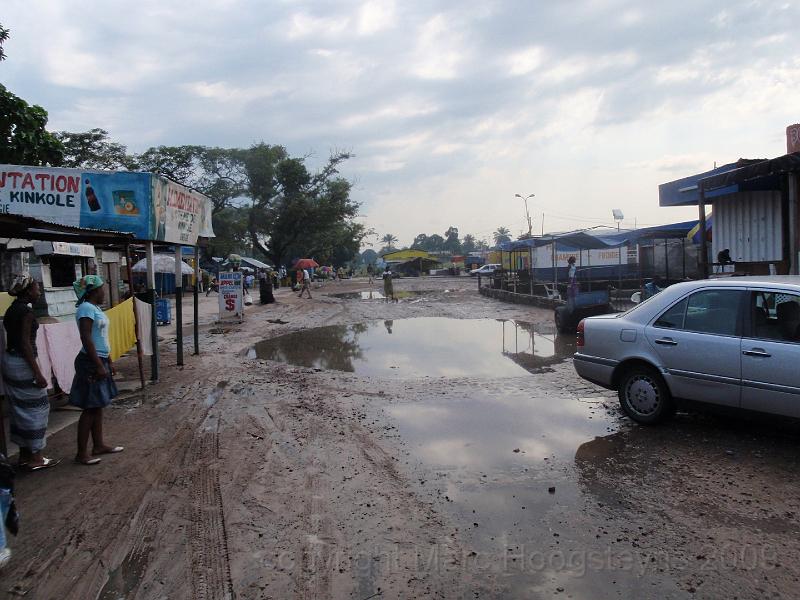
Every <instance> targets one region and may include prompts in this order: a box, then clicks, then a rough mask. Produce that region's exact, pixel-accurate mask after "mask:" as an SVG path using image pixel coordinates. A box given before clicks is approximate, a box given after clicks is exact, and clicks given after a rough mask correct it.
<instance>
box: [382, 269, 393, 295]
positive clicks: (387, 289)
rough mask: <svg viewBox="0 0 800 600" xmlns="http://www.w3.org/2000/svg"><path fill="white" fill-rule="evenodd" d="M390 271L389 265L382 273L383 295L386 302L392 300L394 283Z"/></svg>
mask: <svg viewBox="0 0 800 600" xmlns="http://www.w3.org/2000/svg"><path fill="white" fill-rule="evenodd" d="M392 276H393V274H392V269H391V268H389V265H386V269H384V271H383V295H384V296H385V297H386V300H387V301H388V300H394V283H393V282H392Z"/></svg>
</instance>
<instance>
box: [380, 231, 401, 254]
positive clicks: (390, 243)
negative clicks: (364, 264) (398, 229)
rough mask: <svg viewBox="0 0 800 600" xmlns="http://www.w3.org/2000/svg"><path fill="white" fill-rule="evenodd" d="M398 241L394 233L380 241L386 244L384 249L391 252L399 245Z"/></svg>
mask: <svg viewBox="0 0 800 600" xmlns="http://www.w3.org/2000/svg"><path fill="white" fill-rule="evenodd" d="M397 241H398V240H397V236H395V235H394V234H393V233H387V234H385V235H384V236H383V237H382V238H381V239H380V242H381V244H384V247H385V248H388V249H389V250H394V249H395V248H396V246H395V243H397Z"/></svg>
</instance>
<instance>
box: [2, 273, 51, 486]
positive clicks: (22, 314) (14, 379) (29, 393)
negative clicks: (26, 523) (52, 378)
mask: <svg viewBox="0 0 800 600" xmlns="http://www.w3.org/2000/svg"><path fill="white" fill-rule="evenodd" d="M8 293H9V295H11V296H13V297H14V301H13V302H12V303H11V306H10V307H9V308H8V310H7V311H6V314H5V316H4V317H3V325H4V327H5V328H6V355H5V359H4V361H3V383H4V384H5V388H6V396H7V397H8V400H9V405H10V415H9V416H10V420H11V441H12V442H14V443H15V444H17V445H18V446H19V466H20V467H22V468H26V469H29V470H31V471H38V470H39V469H46V468H47V467H52V466H55V465H57V464H58V462H59V461H57V460H53V459H51V458H45V457H44V456H42V450H43V449H44V447H45V433H46V432H47V421H48V419H49V417H50V401H49V400H48V399H47V386H48V379H47V377H46V376H45V374H44V373H42V371H41V369H40V368H39V364H38V362H37V361H36V357H37V356H38V355H39V352H38V349H37V348H36V332H37V330H38V329H39V323H38V321H37V320H36V317H35V316H34V314H33V309H32V308H31V307H30V304H33V303H35V302H36V301H37V300H38V299H39V296H40V295H41V290H40V288H39V283H38V282H37V281H36V280H35V279H33V278H32V277H30V276H29V275H27V274H25V275H20V276H19V277H17V278H16V280H15V281H14V284H13V285H12V287H11V290H10V291H9V292H8Z"/></svg>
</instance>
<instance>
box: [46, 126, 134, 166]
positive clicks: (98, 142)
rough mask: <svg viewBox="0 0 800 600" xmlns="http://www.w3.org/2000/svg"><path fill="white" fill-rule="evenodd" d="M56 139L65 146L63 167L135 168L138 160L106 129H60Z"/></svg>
mask: <svg viewBox="0 0 800 600" xmlns="http://www.w3.org/2000/svg"><path fill="white" fill-rule="evenodd" d="M54 135H55V137H56V139H58V141H59V142H61V145H62V146H63V147H64V159H63V161H62V163H61V166H62V167H72V168H77V169H107V170H111V171H116V170H134V169H136V168H137V166H136V160H135V158H134V157H133V156H131V155H129V154H128V149H127V148H126V147H125V146H124V145H123V144H120V143H117V142H112V141H111V140H110V139H109V137H108V132H107V131H106V130H105V129H90V130H89V131H85V132H80V133H74V132H70V131H59V132H56V133H55V134H54Z"/></svg>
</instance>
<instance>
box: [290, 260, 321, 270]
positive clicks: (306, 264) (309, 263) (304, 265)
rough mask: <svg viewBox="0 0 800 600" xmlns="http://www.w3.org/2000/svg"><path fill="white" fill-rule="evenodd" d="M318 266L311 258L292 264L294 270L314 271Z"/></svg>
mask: <svg viewBox="0 0 800 600" xmlns="http://www.w3.org/2000/svg"><path fill="white" fill-rule="evenodd" d="M318 266H319V265H318V264H317V261H315V260H314V259H313V258H301V259H300V260H298V261H297V262H296V263H294V268H295V269H316V268H317V267H318Z"/></svg>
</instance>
